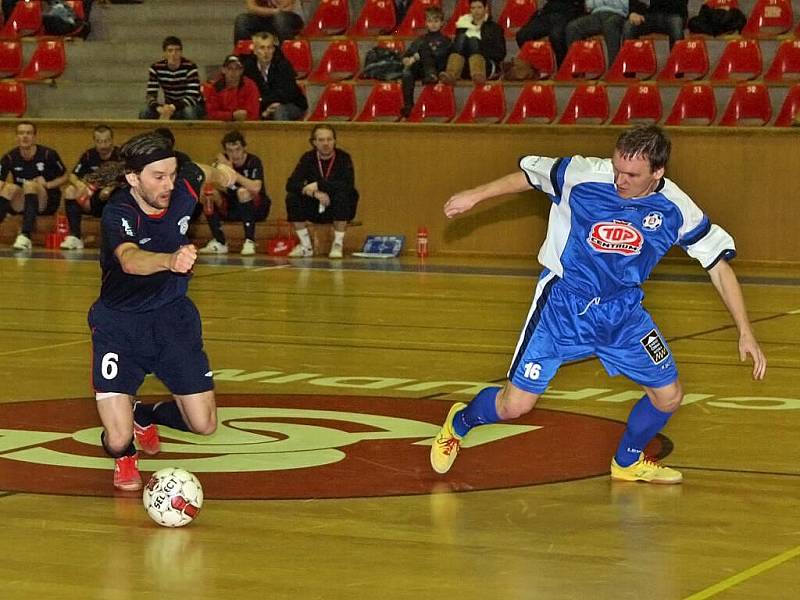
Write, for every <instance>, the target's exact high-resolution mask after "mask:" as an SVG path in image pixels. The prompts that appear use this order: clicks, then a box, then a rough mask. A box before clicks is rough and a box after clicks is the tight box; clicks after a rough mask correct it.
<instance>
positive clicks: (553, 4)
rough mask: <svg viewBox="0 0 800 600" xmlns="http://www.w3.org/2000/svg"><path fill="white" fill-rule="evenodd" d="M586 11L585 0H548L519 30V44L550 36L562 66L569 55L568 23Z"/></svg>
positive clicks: (554, 51) (519, 45) (557, 60)
mask: <svg viewBox="0 0 800 600" xmlns="http://www.w3.org/2000/svg"><path fill="white" fill-rule="evenodd" d="M585 12H586V8H585V5H584V0H547V2H546V3H545V5H544V6H543V7H542V8H541V9H539V10H537V11H536V12H535V13H533V14H532V15H531V18H530V19H529V20H528V22H527V23H525V25H523V26H522V27H520V29H519V31H517V34H516V40H517V46H518V47H520V48H522V45H523V44H524V43H525V42H530V41H534V40H540V39H542V38H548V39H549V40H550V46H552V48H553V54H555V57H556V63H557V64H558V65H559V66H560V65H561V63H562V62H563V61H564V57H565V56H566V55H567V33H566V28H567V23H569V22H570V21H572V20H573V19H577V18H578V17H580V16H581V15H582V14H584V13H585Z"/></svg>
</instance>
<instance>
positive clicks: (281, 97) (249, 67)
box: [241, 49, 308, 113]
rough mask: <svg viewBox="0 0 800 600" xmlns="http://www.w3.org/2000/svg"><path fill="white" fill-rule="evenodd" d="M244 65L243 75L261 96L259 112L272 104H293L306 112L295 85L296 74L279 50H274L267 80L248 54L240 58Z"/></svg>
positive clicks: (304, 98)
mask: <svg viewBox="0 0 800 600" xmlns="http://www.w3.org/2000/svg"><path fill="white" fill-rule="evenodd" d="M241 58H242V62H243V63H244V74H245V76H246V77H249V78H250V79H252V80H253V81H254V82H255V84H256V85H257V86H258V91H259V93H260V94H261V112H262V113H263V112H264V110H265V109H266V108H267V107H268V106H269V105H270V104H272V103H273V102H280V103H281V104H294V105H295V106H299V107H300V108H301V109H303V110H308V100H306V96H305V94H303V90H301V89H300V86H299V85H297V79H296V78H297V73H296V72H295V70H294V67H292V64H291V63H290V62H289V61H288V60H286V57H285V56H283V54H281V51H280V49H276V50H275V54H274V55H273V57H272V62H271V63H270V67H269V71H268V72H267V78H266V79H264V76H263V75H262V73H261V72H260V71H259V69H258V60H257V59H256V57H255V55H253V54H248V55H246V56H243V57H241Z"/></svg>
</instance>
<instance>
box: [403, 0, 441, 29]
mask: <svg viewBox="0 0 800 600" xmlns="http://www.w3.org/2000/svg"><path fill="white" fill-rule="evenodd" d="M441 5H442V0H413V1H412V2H411V6H409V7H408V11H407V12H406V16H405V17H403V22H402V23H400V26H399V27H398V28H397V31H396V32H395V35H399V36H401V37H417V36H419V35H421V34H423V33H425V9H426V8H429V7H431V6H441Z"/></svg>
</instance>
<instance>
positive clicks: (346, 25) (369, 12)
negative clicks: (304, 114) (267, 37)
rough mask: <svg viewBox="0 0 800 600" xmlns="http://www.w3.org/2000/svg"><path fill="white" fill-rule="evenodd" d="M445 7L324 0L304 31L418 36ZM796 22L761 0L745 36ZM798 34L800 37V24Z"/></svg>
mask: <svg viewBox="0 0 800 600" xmlns="http://www.w3.org/2000/svg"><path fill="white" fill-rule="evenodd" d="M707 4H709V5H710V6H712V7H729V8H738V2H737V0H708V2H707ZM429 6H441V0H414V2H412V4H411V6H410V8H409V10H408V12H407V13H406V16H405V17H404V18H403V22H402V23H401V24H400V25H396V20H397V17H396V13H395V8H394V2H392V0H366V2H365V3H364V5H363V7H362V8H361V11H360V13H359V15H358V17H356V19H355V21H354V22H353V23H352V26H351V23H350V9H349V5H348V2H347V0H320V2H319V4H318V5H317V9H316V10H315V11H314V14H313V15H312V17H311V19H310V20H309V22H308V24H307V25H306V26H305V28H304V30H303V36H306V37H319V36H327V35H341V34H346V35H348V36H349V37H365V36H375V35H378V34H392V35H398V36H403V37H413V36H417V35H419V34H420V33H422V32H424V30H425V9H426V8H428V7H429ZM536 8H537V0H506V2H505V4H504V5H503V8H502V10H501V11H500V15H499V16H498V18H497V22H498V23H499V24H500V25H501V26H502V27H503V28H504V29H505V31H506V36H507V37H513V36H514V33H515V32H516V30H517V29H519V28H520V27H522V26H523V25H524V24H525V23H526V22H527V21H528V19H529V18H530V16H531V15H532V14H533V13H534V12H535V11H536ZM468 12H469V0H458V2H457V4H456V6H455V8H454V10H453V13H452V15H450V18H449V19H448V20H447V23H446V24H445V26H444V27H443V28H442V31H443V32H444V33H445V34H446V35H451V36H452V35H453V34H454V33H455V29H456V27H455V25H456V21H457V20H458V18H459V17H460V16H461V15H463V14H466V13H468ZM793 25H794V13H793V11H792V3H791V0H757V1H756V4H755V5H754V6H753V8H752V10H751V11H750V15H749V17H748V19H747V24H746V25H745V27H744V29H743V30H742V35H744V36H745V37H756V38H761V37H764V38H769V37H774V36H776V35H782V34H785V33H788V32H789V31H790V30H791V29H792V26H793ZM795 34H796V35H797V36H798V37H800V23H798V26H797V30H796V32H795Z"/></svg>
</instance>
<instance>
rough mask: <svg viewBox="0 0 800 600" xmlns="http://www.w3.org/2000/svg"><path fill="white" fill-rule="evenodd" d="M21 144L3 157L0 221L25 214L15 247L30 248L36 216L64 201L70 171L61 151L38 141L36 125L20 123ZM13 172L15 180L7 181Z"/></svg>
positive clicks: (53, 211)
mask: <svg viewBox="0 0 800 600" xmlns="http://www.w3.org/2000/svg"><path fill="white" fill-rule="evenodd" d="M17 144H18V146H17V147H16V148H14V149H12V150H9V151H8V152H7V153H6V154H5V155H4V156H3V157H2V158H1V159H0V185H2V188H0V223H2V222H3V219H5V218H6V214H8V213H11V214H17V215H22V229H21V231H20V233H19V235H18V236H17V238H16V239H15V240H14V244H13V246H12V247H13V248H14V250H30V249H31V247H32V245H33V244H32V243H31V233H32V232H33V231H34V229H35V228H36V216H37V215H52V214H53V213H55V212H56V211H57V210H58V207H59V205H60V204H61V189H60V188H61V186H62V185H64V184H65V183H66V182H67V171H66V169H65V168H64V163H63V162H61V157H60V156H59V155H58V152H56V151H55V150H53V149H52V148H48V147H47V146H42V145H41V144H37V143H36V125H34V124H33V123H31V122H30V121H20V122H19V123H18V124H17ZM9 175H11V177H12V180H13V183H12V182H8V181H6V178H7V177H8V176H9Z"/></svg>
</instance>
